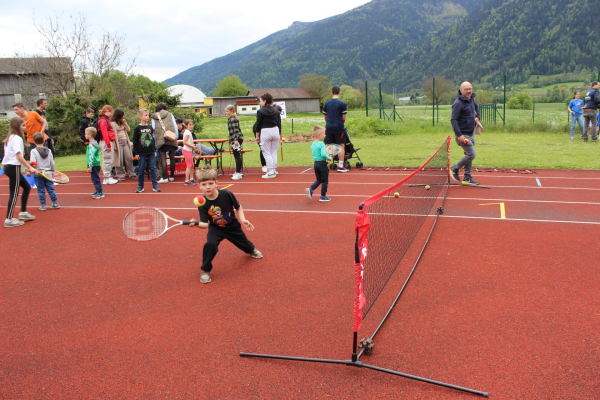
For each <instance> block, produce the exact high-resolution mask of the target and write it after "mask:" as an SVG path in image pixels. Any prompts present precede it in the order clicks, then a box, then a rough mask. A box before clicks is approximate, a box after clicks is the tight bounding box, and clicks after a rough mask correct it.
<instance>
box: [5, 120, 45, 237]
mask: <svg viewBox="0 0 600 400" xmlns="http://www.w3.org/2000/svg"><path fill="white" fill-rule="evenodd" d="M25 129H26V125H25V120H24V119H23V118H19V117H15V118H13V119H11V120H10V125H9V128H8V136H7V137H6V139H4V141H3V142H2V143H3V144H4V159H3V160H2V163H3V164H4V173H5V174H6V176H7V177H8V181H9V183H8V188H9V189H8V191H9V195H8V209H7V210H6V220H4V227H5V228H14V227H17V226H21V225H23V224H24V223H25V222H23V221H31V220H33V219H35V217H34V216H33V215H31V214H29V213H28V212H27V199H28V198H29V191H30V190H31V186H29V183H28V182H27V180H26V179H25V178H24V177H23V175H21V165H23V166H25V167H26V168H27V170H28V171H29V173H37V170H36V169H35V168H33V167H32V166H31V165H29V163H28V162H27V161H25V159H24V158H23V150H24V148H23V138H24V136H23V134H24V133H25ZM21 186H22V187H23V195H22V196H21V212H20V213H19V218H18V219H17V218H13V213H14V211H15V207H16V205H17V198H18V197H19V187H21Z"/></svg>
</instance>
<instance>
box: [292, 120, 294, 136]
mask: <svg viewBox="0 0 600 400" xmlns="http://www.w3.org/2000/svg"><path fill="white" fill-rule="evenodd" d="M293 134H294V118H292V135H293Z"/></svg>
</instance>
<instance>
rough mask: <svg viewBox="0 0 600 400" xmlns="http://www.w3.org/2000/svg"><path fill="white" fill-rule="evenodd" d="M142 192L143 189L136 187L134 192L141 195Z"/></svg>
mask: <svg viewBox="0 0 600 400" xmlns="http://www.w3.org/2000/svg"><path fill="white" fill-rule="evenodd" d="M143 191H144V188H143V187H140V186H138V188H137V189H136V190H135V192H136V193H142V192H143Z"/></svg>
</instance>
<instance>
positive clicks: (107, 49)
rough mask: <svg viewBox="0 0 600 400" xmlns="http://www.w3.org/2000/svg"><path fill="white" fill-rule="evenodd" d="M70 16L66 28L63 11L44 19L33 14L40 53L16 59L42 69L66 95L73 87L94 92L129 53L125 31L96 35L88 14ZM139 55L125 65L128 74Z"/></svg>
mask: <svg viewBox="0 0 600 400" xmlns="http://www.w3.org/2000/svg"><path fill="white" fill-rule="evenodd" d="M70 19H71V26H70V27H69V28H65V24H64V23H63V21H62V20H61V15H56V14H55V15H54V16H47V17H45V18H43V19H41V20H38V19H36V18H35V15H34V16H33V25H34V26H35V28H36V30H37V31H38V33H39V34H40V35H41V39H40V40H39V41H38V43H40V46H41V48H40V50H41V53H38V54H35V55H33V56H34V57H26V56H25V55H23V54H15V56H16V59H17V61H16V62H17V63H18V64H19V68H22V69H25V70H32V71H36V72H39V73H41V75H40V76H41V79H42V82H43V84H44V85H45V86H47V87H50V88H52V89H54V91H55V92H57V93H59V94H60V95H62V96H63V97H66V95H67V92H69V91H71V90H72V89H75V91H76V92H84V93H86V94H89V95H94V94H95V93H96V92H97V91H102V90H104V89H105V88H104V87H103V86H104V83H105V80H106V79H107V78H108V77H109V76H110V74H111V73H112V72H113V71H115V70H117V69H118V68H119V67H121V62H122V58H123V56H124V55H125V54H126V53H127V47H125V44H124V43H125V35H119V34H116V33H111V32H104V33H103V35H102V36H101V37H100V38H94V37H93V32H91V31H90V30H89V26H90V25H91V24H90V23H89V22H88V20H87V16H86V15H84V14H79V15H77V16H75V17H73V16H71V17H70ZM41 57H43V58H44V64H43V67H42V68H40V66H39V65H35V63H38V64H39V59H40V58H41ZM136 59H137V56H135V57H133V59H131V60H130V62H129V63H128V64H127V65H125V66H124V67H123V68H122V70H123V72H124V74H125V75H126V76H128V75H130V73H131V71H132V69H133V68H134V67H135V66H136ZM34 67H35V69H34ZM40 69H41V70H40Z"/></svg>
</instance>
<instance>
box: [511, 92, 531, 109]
mask: <svg viewBox="0 0 600 400" xmlns="http://www.w3.org/2000/svg"><path fill="white" fill-rule="evenodd" d="M506 106H507V107H508V108H509V109H513V110H515V109H519V110H531V109H532V108H533V98H532V97H531V95H530V94H529V93H527V92H520V93H517V94H516V95H515V96H513V97H511V98H510V100H508V103H507V105H506Z"/></svg>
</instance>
